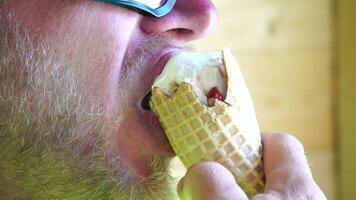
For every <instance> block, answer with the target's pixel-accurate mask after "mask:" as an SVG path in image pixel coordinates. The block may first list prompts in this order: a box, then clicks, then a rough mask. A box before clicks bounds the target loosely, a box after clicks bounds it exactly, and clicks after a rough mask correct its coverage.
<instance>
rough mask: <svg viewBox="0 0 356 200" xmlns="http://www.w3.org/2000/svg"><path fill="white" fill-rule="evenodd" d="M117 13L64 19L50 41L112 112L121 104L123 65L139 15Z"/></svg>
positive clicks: (98, 11)
mask: <svg viewBox="0 0 356 200" xmlns="http://www.w3.org/2000/svg"><path fill="white" fill-rule="evenodd" d="M110 8H111V7H110ZM114 8H116V9H118V10H120V9H119V8H118V7H114ZM116 9H115V12H113V11H112V10H110V9H97V8H95V9H93V10H92V11H88V9H86V12H84V11H83V12H81V13H80V14H77V15H76V18H67V19H66V18H64V19H63V22H62V23H61V24H62V25H61V27H60V28H59V29H56V30H55V32H54V34H51V36H52V37H51V38H49V39H48V40H49V41H53V47H55V48H56V49H57V51H58V52H59V55H62V56H63V59H65V60H66V61H67V62H69V63H71V64H72V65H73V66H75V67H77V68H78V71H79V74H80V75H81V76H82V77H83V81H85V83H86V86H87V87H89V88H90V90H91V91H92V92H93V93H95V95H98V96H100V98H102V99H104V101H105V104H107V106H108V107H109V108H111V107H113V106H115V105H116V104H117V101H118V99H117V96H118V93H117V92H118V90H119V88H118V87H119V84H118V82H119V80H118V79H119V76H120V71H121V67H122V61H123V57H124V55H125V53H126V51H127V48H128V46H129V41H130V39H131V37H132V35H134V32H135V31H136V24H137V20H138V17H137V16H136V15H137V14H135V13H133V12H129V13H126V14H125V12H121V13H120V14H118V12H117V10H116ZM126 12H127V11H126Z"/></svg>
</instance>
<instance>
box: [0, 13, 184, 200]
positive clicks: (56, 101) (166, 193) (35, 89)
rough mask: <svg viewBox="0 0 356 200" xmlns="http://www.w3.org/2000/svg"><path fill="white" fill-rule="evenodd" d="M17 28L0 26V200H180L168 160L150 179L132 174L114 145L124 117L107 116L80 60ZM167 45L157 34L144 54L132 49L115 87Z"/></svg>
mask: <svg viewBox="0 0 356 200" xmlns="http://www.w3.org/2000/svg"><path fill="white" fill-rule="evenodd" d="M1 12H2V11H1ZM0 15H2V14H0ZM2 16H4V15H2ZM0 17H1V16H0ZM3 20H4V18H3V19H0V22H1V24H4V23H3ZM12 24H14V25H13V26H11V27H10V28H8V27H6V28H5V26H1V27H0V56H1V60H0V111H1V112H0V146H1V151H0V161H1V162H0V182H1V183H2V185H1V186H0V199H123V200H125V199H132V200H134V199H140V200H146V199H147V200H149V199H152V200H157V199H176V198H177V196H176V194H175V189H174V186H175V184H176V180H174V179H173V177H172V176H171V175H170V173H169V167H168V166H169V163H170V159H169V158H166V157H163V156H154V157H152V158H151V164H150V167H151V170H152V174H151V175H150V176H149V177H145V178H143V177H137V176H135V175H134V174H132V173H130V170H129V169H127V167H126V166H125V164H124V162H123V161H122V160H121V158H120V156H119V155H120V152H118V151H117V149H118V148H117V146H116V145H117V144H116V143H115V142H113V141H116V134H117V130H118V129H119V128H120V126H121V122H122V120H123V118H124V116H125V113H124V111H123V109H121V108H120V107H118V108H117V110H113V111H112V110H110V115H109V116H108V115H107V113H108V106H107V105H106V104H105V103H104V102H105V101H104V100H103V99H102V98H101V97H100V96H98V95H97V94H95V93H94V92H93V91H92V90H91V89H90V88H89V87H88V86H87V85H86V84H85V79H86V76H85V74H83V73H82V72H79V71H78V69H80V68H82V67H80V65H81V64H80V62H79V61H78V60H77V61H76V62H72V63H70V62H68V61H66V60H65V59H64V56H63V57H62V56H61V55H62V54H61V52H54V51H52V50H51V48H50V45H48V44H46V42H42V43H41V44H37V45H34V43H33V42H32V38H31V37H30V35H29V34H27V33H26V31H25V30H21V29H19V27H20V26H18V25H16V24H17V23H12ZM164 41H165V40H164V39H162V37H160V36H152V37H150V38H149V39H148V40H147V41H146V42H145V44H146V45H143V46H144V47H145V48H141V49H140V50H139V52H136V51H134V50H131V49H129V50H128V51H127V54H126V56H125V58H126V59H125V61H124V64H123V68H122V72H123V73H122V75H121V77H120V82H119V83H117V84H119V85H132V84H133V83H134V82H135V81H136V80H137V78H138V76H137V74H139V73H138V72H139V71H140V70H141V68H142V65H143V63H144V61H145V60H146V58H147V57H149V56H150V55H151V54H153V53H155V52H156V51H158V50H159V49H161V48H162V47H163V46H165V45H166V43H165V42H164ZM58 42H60V41H58ZM63 54H65V52H63ZM137 55H138V56H137ZM73 63H74V64H73ZM119 88H123V87H119ZM123 93H125V91H117V95H118V96H117V98H118V99H120V98H121V96H122V95H120V94H123Z"/></svg>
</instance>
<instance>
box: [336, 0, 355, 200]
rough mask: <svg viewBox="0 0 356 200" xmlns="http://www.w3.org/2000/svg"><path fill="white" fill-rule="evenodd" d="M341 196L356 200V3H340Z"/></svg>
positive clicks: (344, 199)
mask: <svg viewBox="0 0 356 200" xmlns="http://www.w3.org/2000/svg"><path fill="white" fill-rule="evenodd" d="M338 8H339V9H338V26H337V27H338V41H339V52H338V55H339V56H338V57H339V60H338V65H339V97H340V98H339V116H340V118H339V130H340V134H339V135H340V140H339V141H340V143H339V150H340V163H341V165H340V179H341V184H340V194H341V199H342V200H348V199H356V190H355V183H356V171H355V170H356V145H355V141H356V89H355V86H356V21H355V19H356V12H355V11H356V1H352V0H339V4H338Z"/></svg>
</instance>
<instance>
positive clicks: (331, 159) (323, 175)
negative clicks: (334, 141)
mask: <svg viewBox="0 0 356 200" xmlns="http://www.w3.org/2000/svg"><path fill="white" fill-rule="evenodd" d="M306 154H307V157H308V161H309V165H310V168H311V171H312V173H313V178H314V180H315V182H317V184H318V185H319V187H320V188H321V190H322V191H323V192H324V194H325V196H326V198H327V199H328V200H339V199H340V198H337V196H336V195H337V190H336V189H337V185H338V184H337V182H336V181H335V176H336V172H335V166H334V165H335V160H336V159H335V153H334V151H333V150H332V149H328V150H313V151H309V152H307V153H306Z"/></svg>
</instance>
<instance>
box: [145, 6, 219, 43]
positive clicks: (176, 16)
mask: <svg viewBox="0 0 356 200" xmlns="http://www.w3.org/2000/svg"><path fill="white" fill-rule="evenodd" d="M217 21H218V13H217V10H216V8H215V6H214V5H213V3H212V2H211V0H177V1H176V4H175V6H174V8H173V10H172V11H171V12H170V13H169V14H168V15H166V16H164V17H161V18H153V17H143V18H142V21H141V24H140V27H141V29H142V30H143V31H144V32H145V33H147V34H159V33H165V34H168V35H169V37H170V38H172V39H175V40H178V41H191V40H195V39H198V38H201V37H203V36H206V35H207V34H209V33H210V32H212V30H213V29H214V27H215V25H216V24H217Z"/></svg>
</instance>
